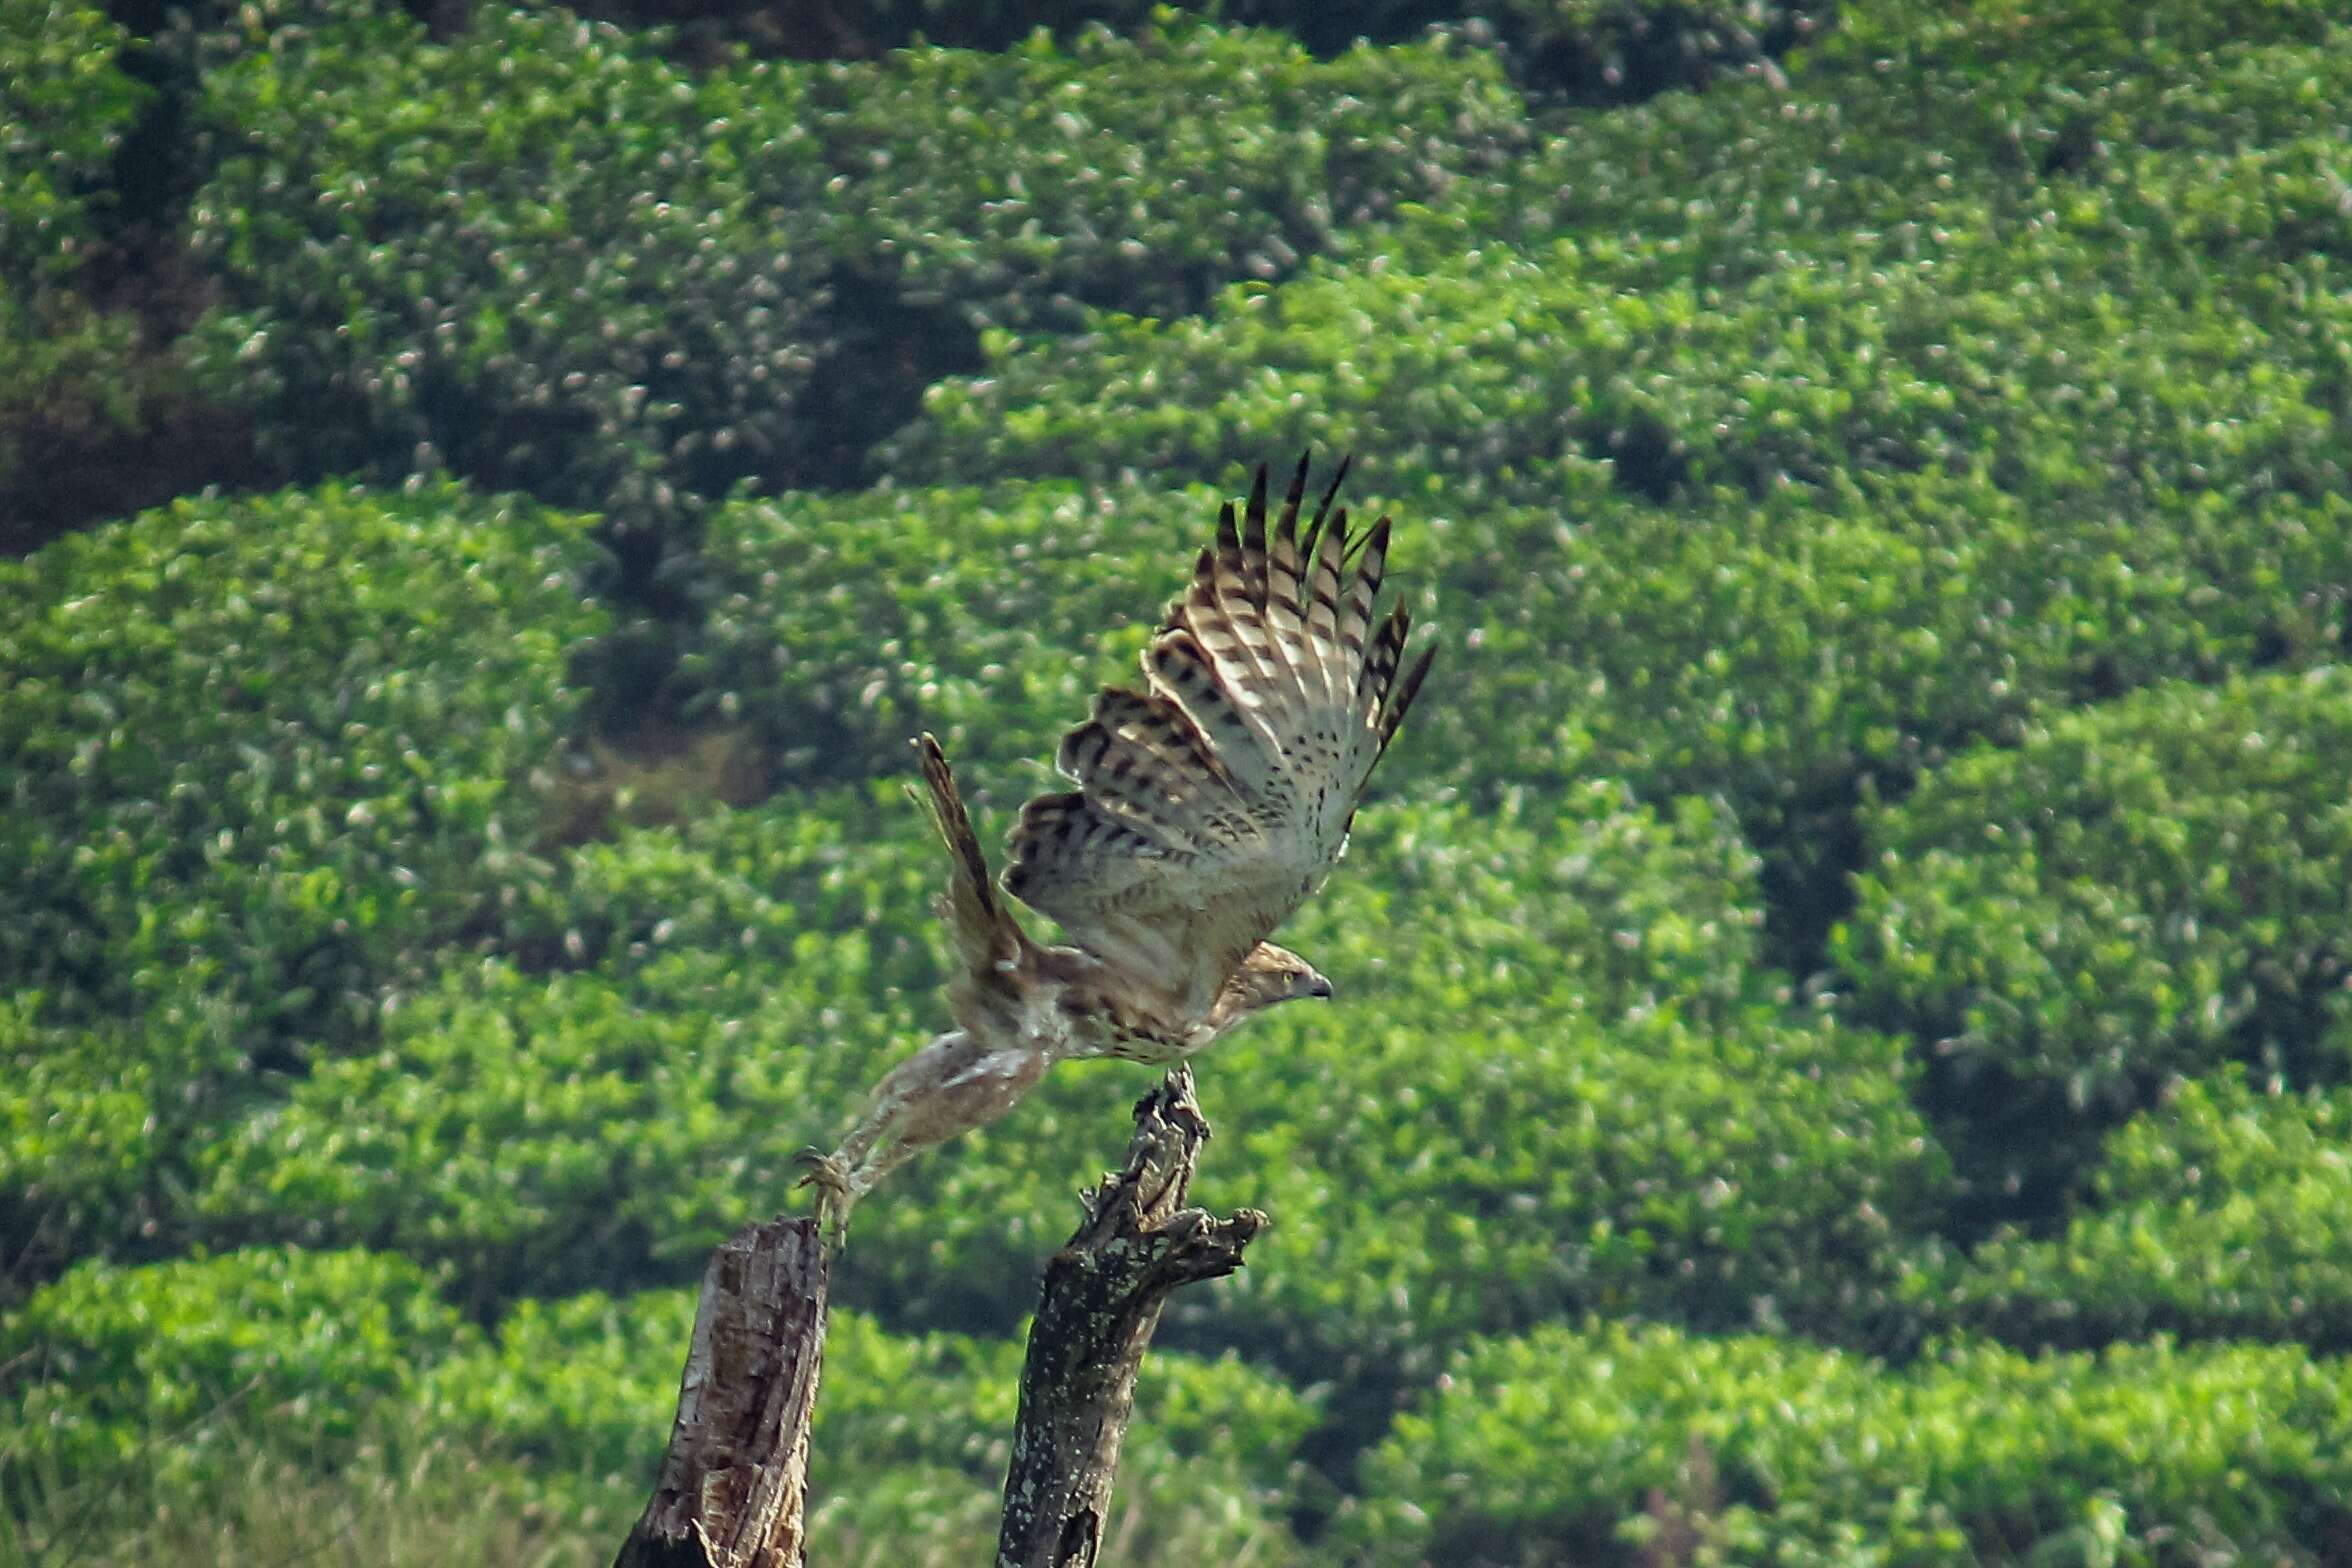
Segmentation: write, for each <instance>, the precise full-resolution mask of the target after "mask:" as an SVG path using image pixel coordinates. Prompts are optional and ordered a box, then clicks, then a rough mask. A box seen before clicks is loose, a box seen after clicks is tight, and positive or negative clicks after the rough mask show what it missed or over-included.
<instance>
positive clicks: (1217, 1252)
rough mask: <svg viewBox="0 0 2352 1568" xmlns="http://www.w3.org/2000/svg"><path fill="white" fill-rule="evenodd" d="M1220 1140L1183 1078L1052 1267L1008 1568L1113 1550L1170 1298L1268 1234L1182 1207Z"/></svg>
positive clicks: (1021, 1429)
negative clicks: (1122, 1479)
mask: <svg viewBox="0 0 2352 1568" xmlns="http://www.w3.org/2000/svg"><path fill="white" fill-rule="evenodd" d="M1208 1136H1209V1124H1208V1123H1207V1122H1206V1121H1205V1120H1203V1119H1202V1117H1201V1113H1200V1105H1199V1103H1198V1102H1197V1101H1195V1100H1194V1099H1193V1097H1192V1069H1191V1068H1189V1067H1178V1068H1177V1069H1176V1070H1175V1071H1174V1072H1172V1073H1170V1074H1169V1075H1168V1076H1167V1078H1166V1080H1165V1081H1164V1082H1162V1083H1161V1085H1160V1086H1159V1088H1157V1089H1155V1090H1153V1091H1152V1092H1151V1093H1150V1094H1148V1095H1146V1096H1144V1098H1143V1099H1142V1100H1141V1101H1139V1102H1138V1103H1137V1104H1136V1107H1135V1137H1134V1139H1133V1140H1132V1141H1131V1142H1130V1143H1129V1144H1128V1146H1127V1164H1126V1167H1125V1168H1124V1169H1122V1170H1119V1171H1115V1172H1112V1173H1110V1174H1109V1175H1106V1176H1105V1177H1104V1178H1103V1182H1102V1185H1101V1186H1099V1187H1096V1188H1092V1189H1090V1190H1089V1191H1088V1192H1087V1193H1086V1194H1085V1196H1084V1198H1083V1199H1082V1201H1083V1203H1084V1205H1085V1208H1086V1217H1085V1218H1084V1219H1083V1220H1082V1221H1080V1222H1079V1226H1078V1230H1077V1233H1076V1234H1075V1235H1073V1236H1072V1237H1071V1238H1070V1241H1069V1244H1068V1245H1067V1246H1065V1247H1063V1248H1062V1250H1061V1251H1060V1252H1058V1253H1056V1254H1054V1256H1053V1259H1052V1260H1051V1261H1050V1262H1049V1263H1047V1264H1046V1268H1045V1289H1044V1293H1043V1295H1042V1297H1041V1298H1040V1300H1039V1302H1038V1307H1037V1321H1036V1322H1035V1323H1034V1324H1033V1325H1032V1326H1031V1328H1030V1330H1029V1355H1028V1359H1027V1361H1026V1362H1025V1363H1024V1364H1023V1366H1022V1368H1021V1413H1020V1416H1019V1418H1018V1420H1017V1421H1016V1423H1015V1425H1014V1428H1013V1457H1012V1464H1011V1467H1010V1468H1009V1470H1008V1472H1007V1474H1006V1476H1005V1503H1004V1525H1003V1530H1002V1533H1001V1534H1000V1535H999V1537H998V1539H997V1548H996V1561H997V1568H1088V1565H1091V1564H1092V1563H1093V1562H1094V1560H1095V1554H1096V1553H1097V1552H1098V1551H1100V1550H1101V1548H1102V1532H1103V1523H1104V1520H1105V1518H1106V1517H1107V1516H1108V1514H1109V1512H1110V1501H1111V1483H1112V1481H1113V1480H1114V1479H1115V1478H1116V1475H1117V1472H1118V1467H1119V1444H1120V1441H1121V1439H1122V1438H1124V1437H1125V1436H1126V1432H1127V1420H1128V1417H1129V1415H1130V1414H1131V1412H1132V1411H1133V1408H1134V1403H1135V1375H1136V1373H1137V1371H1138V1370H1139V1369H1140V1368H1141V1367H1142V1365H1143V1353H1144V1351H1145V1349H1146V1348H1147V1347H1148V1346H1149V1345H1150V1344H1151V1337H1152V1331H1153V1330H1154V1329H1155V1328H1157V1327H1158V1326H1159V1321H1160V1308H1161V1305H1162V1304H1163V1303H1164V1302H1165V1301H1166V1299H1167V1297H1168V1295H1169V1294H1170V1293H1171V1292H1173V1291H1174V1290H1176V1289H1177V1288H1178V1287H1180V1286H1184V1285H1189V1284H1192V1283H1193V1282H1194V1281H1196V1280H1206V1279H1217V1278H1220V1277H1222V1276H1224V1275H1227V1274H1230V1273H1232V1272H1233V1271H1234V1270H1235V1269H1238V1268H1240V1267H1241V1265H1242V1256H1241V1254H1242V1249H1243V1248H1244V1247H1245V1246H1247V1245H1248V1244H1249V1241H1250V1238H1251V1237H1253V1236H1255V1235H1256V1234H1257V1233H1258V1231H1259V1229H1260V1228H1261V1227H1263V1226H1264V1225H1265V1223H1266V1216H1265V1215H1263V1214H1260V1213H1259V1212H1258V1211H1256V1210H1255V1209H1240V1210H1237V1211H1235V1212H1234V1213H1233V1214H1232V1215H1231V1216H1230V1217H1229V1218H1226V1219H1221V1220H1220V1219H1214V1218H1212V1217H1211V1216H1210V1215H1209V1214H1208V1213H1207V1212H1206V1211H1205V1210H1202V1209H1194V1208H1186V1207H1184V1198H1185V1193H1186V1190H1187V1189H1188V1188H1189V1187H1190V1185H1191V1183H1192V1172H1193V1164H1194V1161H1195V1160H1196V1159H1197V1158H1198V1157H1199V1154H1200V1146H1201V1144H1202V1143H1203V1142H1204V1141H1205V1140H1206V1139H1207V1138H1208Z"/></svg>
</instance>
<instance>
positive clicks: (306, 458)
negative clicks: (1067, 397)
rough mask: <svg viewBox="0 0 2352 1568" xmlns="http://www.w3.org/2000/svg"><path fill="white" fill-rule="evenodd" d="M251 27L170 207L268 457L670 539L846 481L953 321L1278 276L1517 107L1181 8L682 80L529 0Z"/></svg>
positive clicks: (1437, 74) (679, 73) (1414, 67)
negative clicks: (470, 18)
mask: <svg viewBox="0 0 2352 1568" xmlns="http://www.w3.org/2000/svg"><path fill="white" fill-rule="evenodd" d="M281 43H282V46H281V47H277V48H273V49H272V50H271V51H269V52H268V53H267V54H264V55H258V56H255V57H253V58H249V59H247V60H244V61H242V62H241V63H239V64H237V65H236V66H235V67H234V68H232V69H229V70H226V71H224V72H222V73H220V75H219V76H218V77H217V79H216V82H215V85H214V88H213V92H212V98H213V114H214V117H215V119H216V120H218V121H219V122H220V123H221V125H222V127H223V135H224V136H225V137H227V138H228V142H227V145H228V147H229V149H230V155H229V156H228V157H227V159H226V161H225V162H224V163H223V165H222V167H221V168H220V170H219V172H218V173H217V174H216V175H215V177H214V178H213V180H212V182H211V184H210V185H208V186H207V188H206V190H205V192H204V193H203V195H202V196H201V198H200V199H199V201H198V203H197V208H196V237H197V242H198V246H199V249H200V251H201V253H202V254H203V255H204V256H205V258H206V259H207V262H208V264H209V266H210V267H211V269H212V270H213V271H214V272H215V273H216V274H217V275H218V276H219V277H220V278H221V280H222V284H223V291H224V299H223V302H222V305H221V306H220V308H218V309H217V310H215V312H214V313H213V314H212V316H211V317H210V319H209V321H208V323H207V325H206V326H205V327H204V328H203V330H202V331H201V332H200V334H199V336H198V338H197V345H198V349H199V352H200V354H201V356H202V358H203V359H204V361H205V362H206V363H207V364H208V365H209V366H210V367H211V368H212V370H213V371H214V372H215V374H216V377H217V379H218V380H219V382H220V383H221V385H222V387H223V388H224V390H225V391H228V392H233V393H234V394H235V395H237V396H239V397H241V398H243V399H244V400H245V401H246V402H248V403H249V404H250V405H252V406H253V407H254V408H255V409H256V410H257V417H258V418H259V421H260V424H261V428H262V431H263V434H264V437H265V444H268V445H270V448H271V450H272V451H274V452H277V453H279V454H280V455H281V456H283V457H284V458H285V459H286V460H288V461H289V462H291V463H293V464H294V465H295V466H296V467H297V468H299V469H302V470H305V471H310V472H317V471H333V470H339V469H349V468H361V469H366V470H369V471H372V472H377V473H405V472H409V471H412V470H415V469H419V468H430V467H433V466H435V465H436V464H447V465H449V466H451V467H453V468H455V469H456V470H458V471H459V472H462V473H465V474H468V475H471V476H474V477H477V478H480V479H482V480H484V481H486V482H488V483H492V484H496V485H501V486H504V485H521V486H525V487H527V488H529V489H531V490H533V491H534V493H536V494H539V495H540V496H542V497H543V498H547V499H551V500H554V501H557V502H559V503H561V504H565V505H577V506H587V507H595V508H598V509H602V510H604V511H606V512H608V513H609V514H611V515H612V516H613V517H614V518H616V519H617V520H619V521H621V522H623V523H632V522H646V521H655V522H661V523H663V524H664V526H669V525H672V524H675V523H676V522H678V521H679V519H680V517H681V516H683V515H684V514H683V513H682V512H681V508H685V509H686V510H689V511H690V510H691V506H690V503H691V502H692V501H693V500H694V499H695V498H697V497H712V496H716V495H718V494H720V493H722V492H724V491H725V490H726V489H727V488H728V487H729V486H730V485H732V484H733V483H735V482H736V481H738V480H745V479H748V480H751V481H753V482H754V483H755V484H756V485H759V486H761V487H763V488H775V487H779V486H783V485H787V484H806V483H812V482H813V483H836V482H838V481H839V480H840V479H841V478H842V477H843V474H844V469H845V465H846V466H847V467H848V468H849V469H851V470H854V466H855V463H856V461H857V459H858V456H859V453H860V450H861V448H862V443H863V442H865V441H867V440H871V439H872V438H874V437H876V436H879V435H880V434H882V433H884V432H885V431H886V430H887V429H888V427H889V422H890V421H892V420H895V418H897V417H901V416H902V415H903V412H905V411H907V410H909V409H911V402H910V401H909V400H910V399H911V397H912V393H913V388H914V386H915V385H917V384H919V380H918V381H917V382H910V383H907V384H905V385H901V384H900V383H901V382H902V381H905V378H906V375H907V374H910V373H912V374H916V375H917V376H918V377H919V379H928V378H929V377H930V376H932V375H936V374H938V373H939V372H940V371H941V370H944V369H947V368H966V364H965V362H962V361H958V360H957V358H956V350H955V346H954V345H955V343H956V342H957V341H958V340H959V338H961V340H963V341H968V340H969V334H970V331H971V330H972V328H973V327H974V326H977V325H979V324H985V323H990V322H998V321H1003V322H1018V323H1034V322H1038V321H1046V320H1056V319H1068V318H1070V317H1071V316H1072V315H1073V313H1074V312H1075V310H1076V308H1077V305H1078V304H1079V303H1081V302H1087V303H1097V304H1109V305H1116V306H1119V307H1122V308H1131V309H1145V308H1148V309H1182V308H1186V307H1188V306H1189V305H1193V304H1197V303H1199V302H1200V301H1202V300H1203V299H1205V298H1206V297H1207V295H1208V294H1209V292H1210V291H1211V290H1213V289H1214V288H1216V287H1217V286H1218V285H1220V284H1222V283H1224V282H1225V281H1227V280H1228V279H1230V278H1232V277H1234V276H1236V275H1246V274H1248V273H1251V272H1258V273H1261V274H1271V273H1274V272H1279V271H1286V270H1288V269H1289V268H1290V267H1291V266H1292V265H1294V264H1295V262H1296V261H1297V259H1298V258H1299V257H1300V256H1302V255H1304V254H1309V253H1312V252H1314V251H1316V250H1320V249H1324V248H1327V246H1328V245H1329V243H1330V241H1331V238H1332V235H1333V233H1334V231H1335V229H1336V227H1337V226H1338V225H1341V224H1345V223H1349V222H1353V221H1356V220H1359V219H1361V218H1363V217H1365V216H1367V215H1370V214H1373V213H1377V212H1379V211H1382V210H1385V209H1387V208H1389V207H1391V206H1393V205H1394V204H1395V203H1397V202H1399V201H1402V200H1412V199H1417V198H1426V197H1429V196H1431V195H1434V194H1436V193H1437V192H1439V191H1440V190H1442V189H1443V188H1444V187H1445V185H1446V184H1447V183H1448V181H1449V180H1450V179H1451V178H1452V177H1453V176H1454V175H1455V174H1456V173H1458V172H1459V171H1461V170H1464V169H1468V168H1476V167H1489V166H1492V165H1493V164H1494V163H1495V162H1496V161H1497V160H1498V159H1499V158H1500V157H1501V156H1502V155H1503V154H1504V153H1505V152H1506V151H1507V150H1508V149H1509V147H1510V146H1511V145H1512V144H1513V139H1514V136H1515V134H1516V132H1517V129H1518V126H1519V116H1520V110H1519V105H1518V101H1517V99H1516V97H1515V95H1513V94H1512V93H1511V92H1510V91H1509V90H1508V89H1507V88H1506V87H1504V86H1503V85H1502V84H1501V82H1500V81H1499V79H1498V77H1497V75H1496V73H1495V71H1494V69H1493V67H1492V64H1491V61H1490V60H1488V59H1487V57H1485V56H1483V55H1479V54H1475V53H1470V52H1467V51H1454V50H1448V49H1444V48H1441V47H1439V46H1436V45H1430V46H1414V47H1411V48H1400V49H1392V50H1360V51H1356V52H1353V53H1351V54H1349V55H1347V56H1345V57H1343V58H1342V59H1340V60H1338V61H1335V62H1332V63H1330V64H1320V63H1317V62H1316V61H1314V60H1312V59H1310V58H1309V57H1307V56H1306V55H1305V54H1304V53H1303V52H1302V51H1300V50H1299V49H1298V48H1297V47H1296V46H1295V45H1293V44H1290V43H1287V42H1285V41H1283V40H1282V39H1280V38H1279V37H1278V36H1277V35H1273V34H1263V33H1248V32H1230V33H1228V32H1220V31H1217V30H1215V29H1212V28H1207V27H1200V26H1176V25H1171V26H1169V27H1166V28H1163V29H1160V30H1157V31H1154V32H1152V33H1150V34H1148V35H1146V36H1145V37H1144V38H1142V39H1140V40H1136V41H1125V40H1120V39H1117V38H1114V37H1112V36H1110V35H1108V34H1102V33H1089V34H1086V35H1085V36H1083V37H1082V38H1081V39H1080V40H1078V41H1077V42H1076V43H1075V44H1074V45H1073V46H1072V48H1071V50H1070V51H1069V52H1067V53H1065V52H1064V51H1062V50H1061V49H1059V48H1058V47H1056V46H1054V45H1053V44H1051V43H1050V42H1049V41H1046V40H1044V39H1040V40H1038V41H1036V42H1034V43H1032V44H1030V45H1026V46H1024V47H1022V48H1021V49H1019V50H1016V51H1014V52H1012V53H1010V54H1006V55H980V54H964V53H958V52H955V51H947V50H921V51H913V52H910V53H907V54H905V55H901V56H897V57H894V58H893V59H891V60H889V61H887V62H882V63H875V64H857V65H843V66H834V67H825V68H816V67H797V66H790V65H773V64H747V63H741V62H731V63H728V64H726V65H724V66H722V67H721V68H720V69H718V70H716V71H714V72H712V73H711V74H709V75H707V76H703V77H693V76H690V75H689V74H687V73H686V72H685V71H684V70H683V69H682V68H680V67H678V66H675V65H672V64H669V63H667V62H665V61H663V60H662V59H661V58H659V57H658V56H657V55H656V54H655V53H654V52H653V51H652V50H651V49H650V48H644V47H636V46H632V45H631V44H630V43H629V42H628V41H627V40H626V39H624V38H623V36H622V35H620V34H618V33H617V32H614V31H613V30H611V29H608V28H601V27H596V26H591V25H589V24H585V23H579V22H575V21H571V20H568V19H566V17H565V16H564V14H563V13H560V12H555V11H548V12H544V13H524V12H510V11H505V10H502V9H497V8H488V9H485V10H484V12H483V13H482V15H481V16H480V17H479V18H478V19H477V25H476V26H475V27H474V28H473V29H472V30H471V31H469V32H468V33H467V34H465V35H464V36H463V37H462V38H460V39H459V40H457V41H456V42H454V43H452V44H450V45H447V46H438V45H428V44H426V43H425V42H423V39H422V35H421V33H420V32H419V31H418V30H417V29H415V28H414V27H413V26H412V25H411V24H408V23H407V22H405V21H404V20H402V19H399V18H373V19H371V18H367V17H364V16H355V17H353V18H349V19H346V20H345V21H344V22H343V23H342V24H340V25H338V26H331V27H323V28H319V29H317V30H315V32H313V33H306V34H302V35H300V36H299V37H295V36H292V35H289V36H288V38H286V39H282V40H281ZM388 68H389V69H390V70H391V71H392V73H393V74H391V75H387V74H386V72H387V69H388ZM976 102H989V103H992V104H1002V103H1015V104H1019V105H1021V106H1022V107H1021V109H1020V110H1019V112H1017V113H1000V112H992V113H990V114H988V115H982V114H980V113H979V112H977V111H976V110H975V109H974V108H973V107H972V105H973V104H974V103H976ZM1172 105H1180V106H1181V108H1180V109H1175V110H1173V112H1172ZM836 289H839V290H841V291H842V293H841V297H840V299H839V302H838V308H837V309H836V308H834V303H833V298H834V291H835V290H836ZM942 312H945V314H944V315H942V314H941V313H942ZM941 356H945V357H944V358H942V357H941ZM820 385H821V387H822V390H823V396H822V398H821V399H819V398H818V397H817V396H816V395H815V389H816V388H817V387H818V386H820ZM902 405H904V407H903V408H902Z"/></svg>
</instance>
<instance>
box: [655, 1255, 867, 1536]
mask: <svg viewBox="0 0 2352 1568" xmlns="http://www.w3.org/2000/svg"><path fill="white" fill-rule="evenodd" d="M828 1285H829V1279H828V1271H827V1260H826V1257H825V1249H824V1247H823V1245H822V1243H821V1241H820V1239H819V1237H818V1234H817V1222H816V1221H815V1220H813V1219H806V1218H797V1217H795V1218H784V1217H779V1218H776V1219H773V1220H769V1221H768V1222H767V1223H765V1224H762V1225H747V1226H745V1227H744V1228H743V1229H742V1230H740V1231H738V1232H736V1234H735V1235H734V1237H733V1238H732V1239H730V1240H729V1241H728V1242H727V1243H726V1244H725V1245H723V1246H721V1247H720V1248H719V1250H718V1251H717V1252H715V1253H713V1254H712V1255H711V1261H710V1268H709V1269H708V1270H707V1271H706V1272H705V1273H704V1274H703V1278H702V1303H701V1305H700V1307H699V1308H698V1309H697V1310H696V1312H695V1316H694V1339H693V1341H692V1343H691V1345H690V1347H689V1348H688V1350H687V1353H686V1371H685V1375H684V1376H683V1377H682V1378H680V1379H679V1384H678V1416H677V1420H676V1421H675V1423H673V1424H672V1426H671V1428H670V1450H669V1453H668V1454H667V1455H665V1456H664V1457H663V1459H662V1467H661V1477H660V1479H659V1480H657V1481H656V1482H655V1483H654V1488H653V1497H652V1500H651V1501H649V1502H648V1503H647V1504H646V1505H645V1515H644V1517H643V1518H641V1519H639V1520H638V1521H637V1528H636V1529H634V1530H632V1531H630V1532H629V1539H628V1540H627V1541H626V1542H624V1543H623V1544H622V1546H621V1553H620V1556H618V1557H616V1558H615V1559H613V1568H800V1563H801V1561H802V1559H803V1557H804V1556H805V1554H806V1542H805V1541H804V1540H803V1538H802V1515H803V1510H804V1508H805V1505H806V1503H807V1500H808V1432H809V1417H810V1415H811V1414H812V1413H813V1412H814V1411H815V1409H816V1404H817V1373H818V1369H819V1366H820V1364H821V1363H822V1362H823V1360H824V1354H825V1309H826V1291H827V1289H828Z"/></svg>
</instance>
